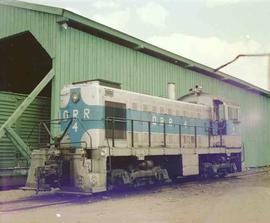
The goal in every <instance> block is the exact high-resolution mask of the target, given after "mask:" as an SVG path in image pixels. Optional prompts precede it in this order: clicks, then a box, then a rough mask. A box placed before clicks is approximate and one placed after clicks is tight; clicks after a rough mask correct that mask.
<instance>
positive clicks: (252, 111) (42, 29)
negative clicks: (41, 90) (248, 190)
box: [0, 6, 270, 166]
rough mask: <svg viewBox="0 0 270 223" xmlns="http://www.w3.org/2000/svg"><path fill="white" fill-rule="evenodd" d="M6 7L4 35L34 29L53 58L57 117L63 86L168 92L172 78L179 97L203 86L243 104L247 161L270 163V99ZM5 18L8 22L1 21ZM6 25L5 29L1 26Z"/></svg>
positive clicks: (52, 18)
mask: <svg viewBox="0 0 270 223" xmlns="http://www.w3.org/2000/svg"><path fill="white" fill-rule="evenodd" d="M3 8H5V9H3ZM7 8H9V7H2V6H0V25H1V28H0V38H1V37H3V36H7V35H10V34H14V33H16V32H19V31H22V30H23V31H24V30H30V31H31V32H32V34H33V35H34V36H35V37H36V38H37V39H38V40H39V41H40V42H41V44H42V45H43V46H44V48H45V49H46V50H47V51H48V52H49V53H50V54H51V55H52V57H54V56H55V59H54V69H55V72H56V77H55V80H54V82H53V97H52V114H53V117H57V115H58V105H59V94H60V89H61V88H62V87H63V86H64V85H65V84H70V83H72V82H74V81H80V80H90V79H94V78H102V79H108V80H112V81H116V82H120V83H122V88H123V89H127V90H131V91H136V92H141V93H146V94H151V95H156V96H166V91H167V90H166V87H167V83H168V82H175V83H176V90H177V92H176V94H177V95H178V96H182V95H184V94H186V93H187V90H188V89H189V88H191V87H193V86H194V85H196V84H199V85H202V86H203V89H204V91H205V92H208V93H211V94H215V95H219V96H223V97H226V98H228V99H231V100H233V101H235V102H237V103H239V104H240V105H241V117H242V135H243V143H244V145H245V150H246V162H245V164H246V165H247V166H264V165H269V164H270V148H269V147H270V146H269V145H270V139H269V135H270V119H269V117H268V114H269V113H270V99H269V98H266V97H264V96H260V95H256V94H254V93H250V92H248V91H246V90H243V89H240V88H237V87H234V86H232V85H229V84H226V83H224V82H222V81H219V80H217V79H213V78H210V77H207V76H204V75H202V74H199V73H196V72H193V71H190V70H187V69H184V68H182V67H179V66H177V65H174V64H171V63H168V62H165V61H162V60H160V59H157V58H154V57H151V56H148V55H145V54H143V53H141V52H138V51H135V50H132V49H130V48H126V47H123V46H120V45H117V44H115V43H112V42H109V41H107V40H104V39H100V38H98V37H95V36H92V35H89V34H86V33H84V32H81V31H78V30H75V29H72V28H71V29H67V30H65V29H62V28H61V26H60V25H59V24H57V23H56V21H57V16H55V15H49V14H45V13H39V12H35V11H29V10H25V9H15V8H9V9H8V10H7ZM9 11H10V13H12V17H13V16H14V17H13V18H12V19H11V18H10V17H11V16H8V15H10V14H9ZM3 13H4V14H3ZM2 16H3V18H4V22H1V21H3V19H2ZM7 17H8V18H7ZM18 20H19V21H18ZM16 21H18V22H16ZM2 26H4V27H5V28H4V29H2Z"/></svg>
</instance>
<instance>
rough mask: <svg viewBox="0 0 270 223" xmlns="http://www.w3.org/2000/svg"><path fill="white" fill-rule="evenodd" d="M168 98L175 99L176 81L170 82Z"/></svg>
mask: <svg viewBox="0 0 270 223" xmlns="http://www.w3.org/2000/svg"><path fill="white" fill-rule="evenodd" d="M167 90H168V98H169V99H172V100H175V83H171V82H170V83H168V88H167Z"/></svg>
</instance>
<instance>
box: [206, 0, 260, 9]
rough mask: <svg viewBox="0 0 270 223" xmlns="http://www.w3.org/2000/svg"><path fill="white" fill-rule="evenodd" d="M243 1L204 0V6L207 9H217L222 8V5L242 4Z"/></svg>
mask: <svg viewBox="0 0 270 223" xmlns="http://www.w3.org/2000/svg"><path fill="white" fill-rule="evenodd" d="M244 1H246V0H206V6H207V7H209V8H211V7H219V6H224V5H231V4H237V3H239V2H244ZM253 1H255V0H253Z"/></svg>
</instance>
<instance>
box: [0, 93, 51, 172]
mask: <svg viewBox="0 0 270 223" xmlns="http://www.w3.org/2000/svg"><path fill="white" fill-rule="evenodd" d="M25 97H26V96H24V95H19V94H15V93H7V92H0V126H1V125H2V124H3V123H4V122H5V121H6V120H7V119H8V117H9V116H10V115H11V114H12V112H13V111H14V110H15V109H16V108H17V107H18V106H19V105H20V103H21V102H22V101H23V100H24V99H25ZM49 119H50V99H49V98H43V97H42V98H41V97H39V98H37V99H35V100H34V102H33V103H32V104H31V105H30V106H29V107H28V108H27V110H26V111H25V112H24V113H23V115H22V116H21V117H20V118H19V119H18V120H17V121H16V123H15V124H14V125H13V126H12V128H14V130H15V131H16V132H17V133H18V134H19V135H20V137H21V138H22V139H23V140H24V141H25V142H26V144H28V145H29V146H30V148H31V149H34V148H35V147H36V146H37V144H38V141H39V132H38V124H39V122H40V121H42V120H49ZM25 164H26V163H25V160H24V159H23V157H21V155H20V153H19V152H18V150H17V149H16V148H15V147H14V145H13V144H12V143H11V141H10V140H9V138H7V137H6V136H5V137H4V138H3V139H1V141H0V168H7V167H15V166H24V165H25Z"/></svg>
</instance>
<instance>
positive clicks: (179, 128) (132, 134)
mask: <svg viewBox="0 0 270 223" xmlns="http://www.w3.org/2000/svg"><path fill="white" fill-rule="evenodd" d="M100 121H101V120H100ZM105 121H106V123H107V122H112V137H111V138H112V147H115V123H116V122H121V123H128V122H129V121H130V123H131V146H132V147H134V122H141V123H147V124H148V146H149V147H151V145H152V142H151V133H152V132H151V125H152V124H155V125H156V124H159V125H163V147H167V139H166V136H167V131H166V130H167V129H166V126H170V127H172V126H173V127H177V126H178V135H179V147H180V148H181V147H182V127H185V128H194V147H195V148H197V147H198V141H197V139H198V134H197V130H198V128H203V129H205V131H207V132H208V147H209V148H210V147H211V130H212V129H213V127H211V126H209V127H207V126H199V125H185V124H176V123H168V122H156V121H155V122H153V121H149V120H137V119H127V118H118V117H107V118H106V119H105ZM224 128H225V127H223V128H222V129H224ZM218 130H221V129H219V128H218ZM222 141H223V139H222V134H220V147H222V146H223V145H222V144H223V143H222Z"/></svg>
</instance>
